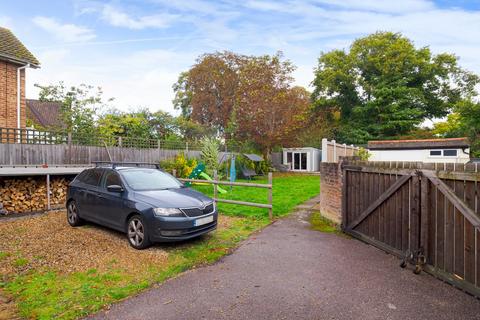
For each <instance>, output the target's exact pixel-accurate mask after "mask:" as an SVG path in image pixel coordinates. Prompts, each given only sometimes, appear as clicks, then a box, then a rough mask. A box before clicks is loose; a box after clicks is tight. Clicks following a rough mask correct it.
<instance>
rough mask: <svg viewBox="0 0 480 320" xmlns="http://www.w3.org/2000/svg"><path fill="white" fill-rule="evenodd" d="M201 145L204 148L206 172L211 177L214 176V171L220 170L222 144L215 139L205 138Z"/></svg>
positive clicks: (203, 157) (203, 156) (203, 158)
mask: <svg viewBox="0 0 480 320" xmlns="http://www.w3.org/2000/svg"><path fill="white" fill-rule="evenodd" d="M200 144H201V146H202V154H201V158H202V161H203V163H204V164H205V171H206V172H207V173H208V174H209V175H213V171H214V170H217V171H218V170H219V169H220V164H219V163H218V154H219V152H218V149H219V147H220V143H219V142H218V140H217V139H215V138H208V137H204V138H203V139H202V140H201V141H200Z"/></svg>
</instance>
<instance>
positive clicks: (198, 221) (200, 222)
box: [193, 216, 213, 227]
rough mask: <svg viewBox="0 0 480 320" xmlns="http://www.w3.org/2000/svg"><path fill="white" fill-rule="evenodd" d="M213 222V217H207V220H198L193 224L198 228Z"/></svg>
mask: <svg viewBox="0 0 480 320" xmlns="http://www.w3.org/2000/svg"><path fill="white" fill-rule="evenodd" d="M212 221H213V216H208V217H205V218H200V219H197V220H195V221H194V222H193V225H194V226H195V227H198V226H202V225H204V224H207V223H210V222H212Z"/></svg>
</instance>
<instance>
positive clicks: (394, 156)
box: [368, 138, 470, 163]
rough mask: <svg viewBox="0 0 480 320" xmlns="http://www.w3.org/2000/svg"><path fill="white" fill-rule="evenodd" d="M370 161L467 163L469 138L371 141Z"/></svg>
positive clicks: (369, 148) (369, 145) (369, 144)
mask: <svg viewBox="0 0 480 320" xmlns="http://www.w3.org/2000/svg"><path fill="white" fill-rule="evenodd" d="M368 151H369V153H370V154H371V156H370V158H369V160H370V161H413V162H449V163H467V162H468V161H469V160H470V143H469V142H468V139H467V138H449V139H422V140H382V141H369V142H368Z"/></svg>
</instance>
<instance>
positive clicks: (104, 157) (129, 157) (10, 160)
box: [0, 143, 225, 165]
mask: <svg viewBox="0 0 480 320" xmlns="http://www.w3.org/2000/svg"><path fill="white" fill-rule="evenodd" d="M108 152H109V153H110V155H111V156H112V159H113V160H114V161H119V162H121V161H124V162H133V161H138V162H154V163H158V162H159V161H162V160H166V159H171V158H174V157H175V156H176V155H177V154H179V153H181V152H182V153H185V154H187V156H188V157H196V158H198V157H200V151H197V150H188V151H186V150H171V149H159V148H150V149H148V148H124V147H108ZM108 152H107V149H105V147H97V146H84V145H76V144H71V145H68V144H16V143H4V144H0V165H41V164H45V163H46V164H90V163H92V161H109V160H110V159H109V156H108ZM224 158H225V153H224V152H220V158H219V160H222V159H224Z"/></svg>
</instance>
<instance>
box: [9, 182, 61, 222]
mask: <svg viewBox="0 0 480 320" xmlns="http://www.w3.org/2000/svg"><path fill="white" fill-rule="evenodd" d="M68 183H69V181H68V180H67V179H65V178H52V179H51V181H50V205H51V206H52V207H59V206H63V204H64V203H65V197H66V195H67V186H68ZM47 201H48V200H47V184H46V181H45V178H44V177H42V178H31V177H30V178H24V179H23V178H18V179H6V180H4V181H2V182H1V183H0V214H4V215H5V214H11V213H23V212H36V211H42V210H45V209H47Z"/></svg>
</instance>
